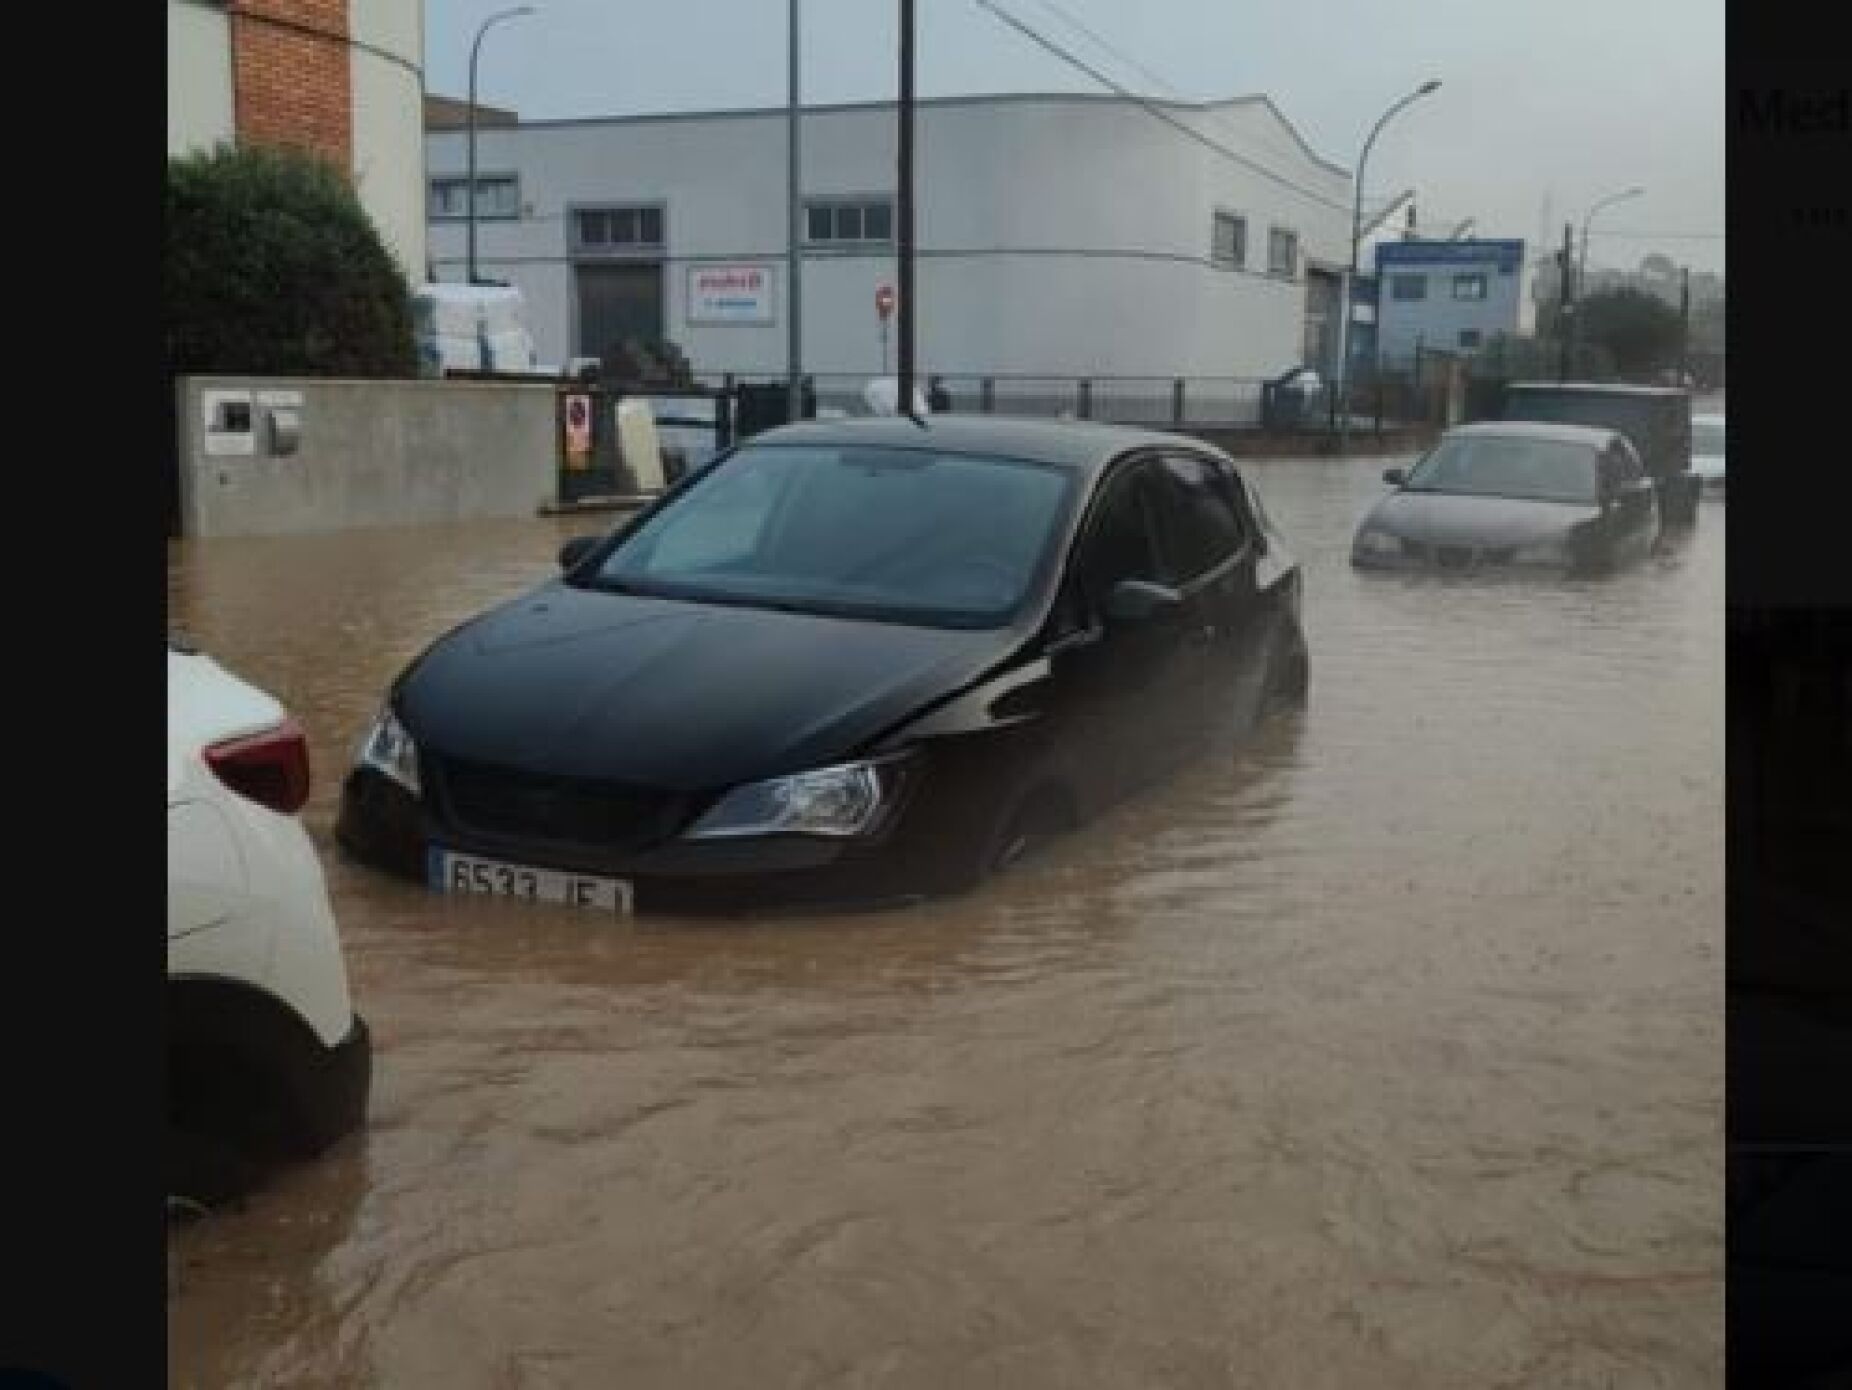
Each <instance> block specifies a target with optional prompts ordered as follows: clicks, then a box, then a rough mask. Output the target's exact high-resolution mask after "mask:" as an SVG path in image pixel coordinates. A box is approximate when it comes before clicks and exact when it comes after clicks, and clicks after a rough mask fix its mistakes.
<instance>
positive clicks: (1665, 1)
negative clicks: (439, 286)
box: [425, 0, 1725, 270]
mask: <svg viewBox="0 0 1852 1390" xmlns="http://www.w3.org/2000/svg"><path fill="white" fill-rule="evenodd" d="M916 2H917V9H918V14H919V51H918V79H917V80H918V83H919V92H920V95H922V96H946V95H954V94H962V93H972V92H1024V91H1098V90H1101V89H1100V87H1099V85H1098V84H1097V83H1095V82H1094V81H1092V80H1091V79H1090V78H1088V77H1087V76H1085V75H1084V74H1082V73H1080V72H1077V71H1075V70H1074V69H1072V68H1070V67H1069V66H1067V65H1066V64H1064V63H1063V62H1061V61H1060V60H1059V59H1057V58H1055V57H1053V56H1051V55H1049V54H1047V53H1045V52H1043V51H1042V50H1041V49H1039V48H1037V47H1036V46H1035V45H1034V44H1032V43H1031V42H1030V41H1029V40H1028V39H1026V38H1025V37H1023V36H1022V35H1021V34H1018V33H1016V32H1014V31H1013V30H1011V29H1009V28H1007V27H1006V26H1005V25H1003V24H1002V23H1000V22H999V21H998V20H997V19H995V18H994V17H993V16H992V15H990V14H988V13H986V12H985V11H984V10H983V9H982V8H980V7H979V5H978V4H977V0H916ZM508 3H509V0H426V6H425V25H426V53H425V57H426V83H427V85H428V86H429V88H430V89H431V90H432V91H434V92H443V93H446V94H454V95H459V96H460V95H462V94H463V93H464V91H465V90H466V89H467V87H468V64H469V46H470V40H471V39H472V37H473V36H474V34H475V32H476V26H477V25H478V24H479V23H480V22H481V21H482V20H483V19H484V18H486V17H487V16H488V15H490V14H492V13H494V12H495V11H496V10H498V9H502V8H506V6H507V4H508ZM532 3H534V4H535V5H536V7H537V9H538V10H539V13H538V14H536V15H533V16H529V17H523V18H518V19H512V20H508V21H505V22H503V23H502V24H498V25H497V26H496V27H495V29H494V30H493V31H492V32H491V33H490V35H489V37H488V38H487V39H486V40H485V41H484V43H483V47H482V59H481V66H480V70H479V82H480V89H481V90H480V97H481V100H483V101H484V102H485V103H488V104H491V105H505V106H513V107H514V108H516V109H517V110H518V111H520V113H521V114H522V115H523V116H525V117H533V118H541V117H561V116H600V115H618V114H629V113H634V112H648V111H675V110H691V109H713V108H727V107H742V106H768V105H780V104H782V103H783V102H784V100H785V22H786V14H787V8H786V3H785V0H678V3H675V4H663V3H660V0H532ZM996 3H997V4H999V5H1001V6H1002V7H1003V8H1006V9H1008V10H1010V11H1011V12H1012V13H1014V14H1016V15H1017V16H1018V17H1019V18H1020V19H1022V20H1023V21H1024V22H1025V23H1027V24H1030V25H1031V26H1033V27H1034V28H1036V29H1038V30H1041V31H1042V32H1043V33H1045V34H1047V35H1048V36H1049V37H1050V38H1052V39H1054V40H1056V41H1057V42H1059V43H1060V44H1061V45H1062V46H1063V47H1065V48H1068V49H1070V50H1071V51H1073V52H1074V53H1076V54H1077V55H1078V56H1080V57H1083V58H1084V59H1086V61H1087V62H1088V63H1089V64H1091V65H1093V66H1095V67H1098V68H1100V69H1101V70H1102V71H1104V72H1106V73H1108V74H1109V75H1110V76H1111V77H1113V78H1114V79H1115V80H1116V81H1119V82H1121V83H1123V84H1124V85H1125V86H1127V87H1130V88H1132V89H1134V90H1136V91H1140V92H1142V93H1144V94H1148V95H1152V96H1159V97H1163V96H1170V97H1183V98H1186V99H1190V100H1206V99H1211V98H1218V97H1227V96H1234V95H1239V94H1242V93H1247V92H1265V93H1266V94H1267V95H1269V96H1270V97H1272V98H1273V100H1274V102H1275V104H1276V105H1278V106H1279V108H1280V109H1281V111H1283V112H1284V113H1285V115H1286V117H1287V119H1289V120H1290V121H1292V122H1293V123H1294V124H1295V125H1296V126H1297V127H1298V128H1299V130H1300V132H1301V134H1303V135H1304V136H1305V138H1306V139H1307V141H1308V142H1310V144H1311V145H1312V147H1313V148H1314V149H1315V150H1317V151H1318V152H1319V153H1320V154H1322V155H1324V156H1325V157H1326V158H1328V159H1330V160H1332V161H1333V162H1335V163H1338V164H1344V165H1349V164H1351V163H1353V162H1354V160H1355V159H1356V155H1357V151H1358V149H1359V147H1360V146H1361V144H1362V142H1363V139H1364V137H1365V136H1366V135H1367V134H1368V132H1369V129H1370V126H1371V125H1372V124H1373V123H1374V122H1375V120H1376V117H1377V116H1378V115H1380V114H1381V113H1382V111H1383V110H1385V109H1386V108H1387V107H1388V106H1389V104H1390V103H1392V102H1393V101H1395V100H1396V99H1397V98H1398V97H1399V96H1401V95H1402V94H1403V93H1405V92H1407V91H1410V90H1412V89H1413V88H1414V87H1416V86H1418V85H1419V84H1420V83H1421V82H1422V81H1424V80H1426V79H1427V78H1429V77H1438V78H1440V79H1441V81H1442V86H1441V89H1440V90H1439V91H1438V92H1436V93H1434V94H1433V95H1432V96H1430V97H1428V98H1426V99H1425V100H1423V101H1422V102H1419V103H1417V104H1416V105H1415V106H1413V107H1411V108H1410V109H1409V110H1407V111H1406V112H1404V113H1403V114H1402V115H1400V116H1398V117H1397V118H1396V120H1395V122H1394V123H1393V124H1392V125H1390V126H1389V127H1388V128H1387V129H1386V130H1385V131H1384V133H1383V135H1382V137H1381V138H1380V139H1379V140H1378V141H1377V143H1376V148H1375V150H1374V151H1373V152H1372V153H1371V155H1370V165H1369V169H1368V171H1367V178H1368V185H1367V188H1366V190H1365V201H1366V204H1368V203H1369V202H1371V201H1373V200H1375V199H1378V198H1381V197H1386V196H1388V195H1389V194H1391V193H1394V192H1399V191H1400V190H1401V189H1403V188H1407V187H1411V186H1412V187H1413V188H1415V190H1416V192H1417V206H1418V209H1419V216H1420V222H1421V226H1422V228H1423V230H1425V231H1428V232H1430V233H1439V232H1441V231H1444V230H1450V229H1451V227H1452V225H1453V224H1454V223H1455V222H1457V221H1458V220H1459V219H1462V218H1466V217H1472V218H1474V219H1475V226H1474V229H1473V231H1474V234H1476V235H1480V236H1516V237H1523V238H1524V239H1525V240H1526V241H1528V242H1531V243H1533V248H1534V244H1535V243H1536V242H1537V240H1538V238H1539V235H1540V233H1542V231H1543V229H1544V219H1545V211H1546V203H1547V210H1548V216H1549V224H1550V231H1549V237H1550V240H1551V243H1552V244H1556V243H1559V242H1560V241H1561V238H1562V232H1563V224H1564V223H1565V222H1566V221H1572V222H1574V223H1575V224H1576V227H1577V229H1578V233H1579V230H1580V227H1581V222H1582V217H1583V215H1584V213H1585V212H1586V211H1587V210H1588V208H1589V206H1590V204H1591V203H1593V202H1594V201H1596V200H1597V199H1600V198H1603V197H1605V196H1606V195H1608V194H1610V193H1613V192H1616V191H1618V190H1621V189H1625V188H1628V187H1630V186H1633V185H1636V184H1638V185H1642V186H1643V187H1644V188H1645V190H1646V191H1645V193H1644V195H1643V196H1641V197H1639V198H1636V199H1633V200H1631V201H1629V202H1626V203H1623V204H1620V205H1618V206H1615V207H1613V208H1610V209H1607V210H1605V211H1604V212H1603V213H1602V214H1601V216H1600V217H1599V218H1598V219H1597V220H1596V222H1595V231H1594V236H1593V239H1592V242H1591V251H1590V264H1591V265H1596V266H1604V265H1605V266H1632V265H1635V264H1637V263H1638V261H1639V259H1640V257H1642V256H1644V255H1646V254H1647V253H1648V252H1651V251H1662V252H1664V253H1665V254H1667V255H1669V256H1671V257H1672V258H1673V259H1674V260H1676V261H1679V262H1680V263H1684V264H1689V265H1691V266H1692V268H1693V269H1700V270H1706V269H1707V270H1721V269H1723V255H1724V243H1723V236H1722V233H1723V227H1724V154H1723V151H1724V119H1725V116H1724V112H1725V94H1724V5H1723V0H1552V3H1550V4H1547V5H1546V4H1543V3H1540V2H1539V0H1418V3H1414V4H1409V3H1401V4H1388V3H1383V2H1382V0H1348V2H1345V0H1219V2H1217V3H1212V0H1136V3H1128V0H996ZM898 8H899V7H898V4H897V3H896V0H803V12H804V30H805V38H804V51H803V62H804V99H805V101H807V102H835V101H865V100H876V99H884V98H891V97H892V96H893V94H894V87H895V52H896V50H895V33H896V23H895V18H896V14H897V11H898ZM1063 12H1065V16H1064V14H1063ZM1066 16H1071V17H1072V19H1073V20H1075V21H1078V22H1079V24H1080V25H1082V26H1084V27H1085V29H1087V30H1091V31H1093V33H1094V34H1095V35H1097V36H1098V38H1099V39H1100V40H1104V41H1105V44H1106V45H1108V47H1102V46H1101V45H1100V43H1097V42H1095V40H1094V39H1093V38H1091V37H1089V36H1088V35H1087V34H1086V33H1084V32H1083V31H1082V30H1080V29H1077V28H1076V27H1074V24H1073V23H1072V22H1070V20H1069V19H1068V18H1067V17H1066Z"/></svg>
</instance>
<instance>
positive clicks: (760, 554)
mask: <svg viewBox="0 0 1852 1390" xmlns="http://www.w3.org/2000/svg"><path fill="white" fill-rule="evenodd" d="M1071 490H1072V479H1071V476H1070V475H1069V473H1068V472H1067V471H1066V470H1064V469H1059V468H1053V467H1049V466H1046V465H1042V464H1035V463H1025V462H1019V461H1016V460H1011V459H1000V458H990V457H978V456H973V455H969V454H947V453H938V452H935V451H933V450H931V449H911V448H868V447H860V446H853V445H841V446H834V445H814V444H806V445H769V444H768V445H758V446H753V445H748V446H746V447H745V448H743V449H741V450H739V451H738V452H736V453H734V454H732V455H731V456H729V457H728V458H726V459H724V460H722V461H721V462H720V463H719V464H717V465H716V466H715V467H714V468H713V470H712V471H711V472H709V473H708V474H706V475H705V476H704V477H701V478H700V479H698V480H697V481H695V482H694V483H693V484H692V485H691V486H690V487H689V488H688V489H687V490H686V491H685V492H684V493H683V494H682V495H681V496H679V497H677V498H676V499H674V500H673V501H671V502H669V503H668V504H667V505H666V506H664V507H663V508H662V510H660V511H658V512H657V513H656V514H655V515H654V516H652V517H650V518H649V519H648V520H647V521H645V522H644V523H643V524H642V525H640V526H639V527H638V528H637V529H636V530H635V531H633V532H632V533H630V534H629V535H628V536H626V537H625V538H624V539H623V540H622V541H621V542H620V543H619V544H618V545H617V546H616V548H615V549H613V550H612V551H611V553H610V554H609V555H607V556H606V557H605V559H604V562H603V563H602V564H601V565H600V566H599V568H598V570H597V573H596V574H595V575H594V576H593V577H592V578H591V580H590V583H591V584H592V585H593V586H594V587H600V588H610V589H616V590H620V591H622V592H626V593H641V594H652V595H658V596H662V597H670V598H688V599H695V600H699V601H706V602H719V603H742V604H750V605H757V606H763V607H769V608H783V609H793V610H797V611H801V612H815V613H824V614H835V615H841V616H850V617H870V618H877V619H883V620H886V621H892V622H908V623H916V624H922V625H927V626H938V627H994V626H1001V625H1003V624H1004V623H1006V622H1008V621H1009V620H1010V618H1011V617H1012V616H1013V615H1014V614H1015V612H1016V610H1017V609H1018V607H1019V606H1020V605H1021V604H1022V603H1023V602H1024V600H1025V599H1026V598H1027V596H1028V594H1029V592H1030V590H1031V587H1032V586H1033V585H1034V583H1035V581H1036V578H1037V576H1038V575H1039V574H1040V573H1041V572H1042V569H1043V567H1044V564H1045V563H1046V562H1047V560H1048V552H1049V550H1050V546H1051V543H1052V541H1053V538H1054V537H1055V535H1056V534H1057V531H1058V529H1059V523H1060V522H1061V520H1062V517H1063V515H1064V513H1065V510H1066V507H1067V502H1068V497H1069V494H1070V492H1071Z"/></svg>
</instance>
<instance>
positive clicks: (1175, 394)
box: [1170, 377, 1183, 425]
mask: <svg viewBox="0 0 1852 1390" xmlns="http://www.w3.org/2000/svg"><path fill="white" fill-rule="evenodd" d="M1170 422H1171V424H1173V425H1181V424H1182V423H1183V378H1182V377H1178V378H1177V379H1176V380H1175V381H1173V382H1171V383H1170Z"/></svg>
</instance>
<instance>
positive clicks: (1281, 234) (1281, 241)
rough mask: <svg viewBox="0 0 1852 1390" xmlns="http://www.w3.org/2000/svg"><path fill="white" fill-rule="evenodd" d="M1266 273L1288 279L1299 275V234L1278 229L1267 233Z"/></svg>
mask: <svg viewBox="0 0 1852 1390" xmlns="http://www.w3.org/2000/svg"><path fill="white" fill-rule="evenodd" d="M1267 273H1268V274H1270V275H1284V276H1286V277H1287V278H1289V279H1290V278H1291V277H1293V276H1295V275H1297V274H1298V273H1299V233H1297V232H1289V231H1286V230H1285V229H1284V228H1280V227H1275V228H1273V229H1272V230H1271V231H1269V232H1268V233H1267Z"/></svg>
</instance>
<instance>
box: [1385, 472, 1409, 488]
mask: <svg viewBox="0 0 1852 1390" xmlns="http://www.w3.org/2000/svg"><path fill="white" fill-rule="evenodd" d="M1383 481H1384V482H1385V483H1387V484H1389V486H1390V487H1400V486H1402V484H1403V483H1405V482H1407V481H1408V470H1407V469H1406V468H1385V469H1384V470H1383Z"/></svg>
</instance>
